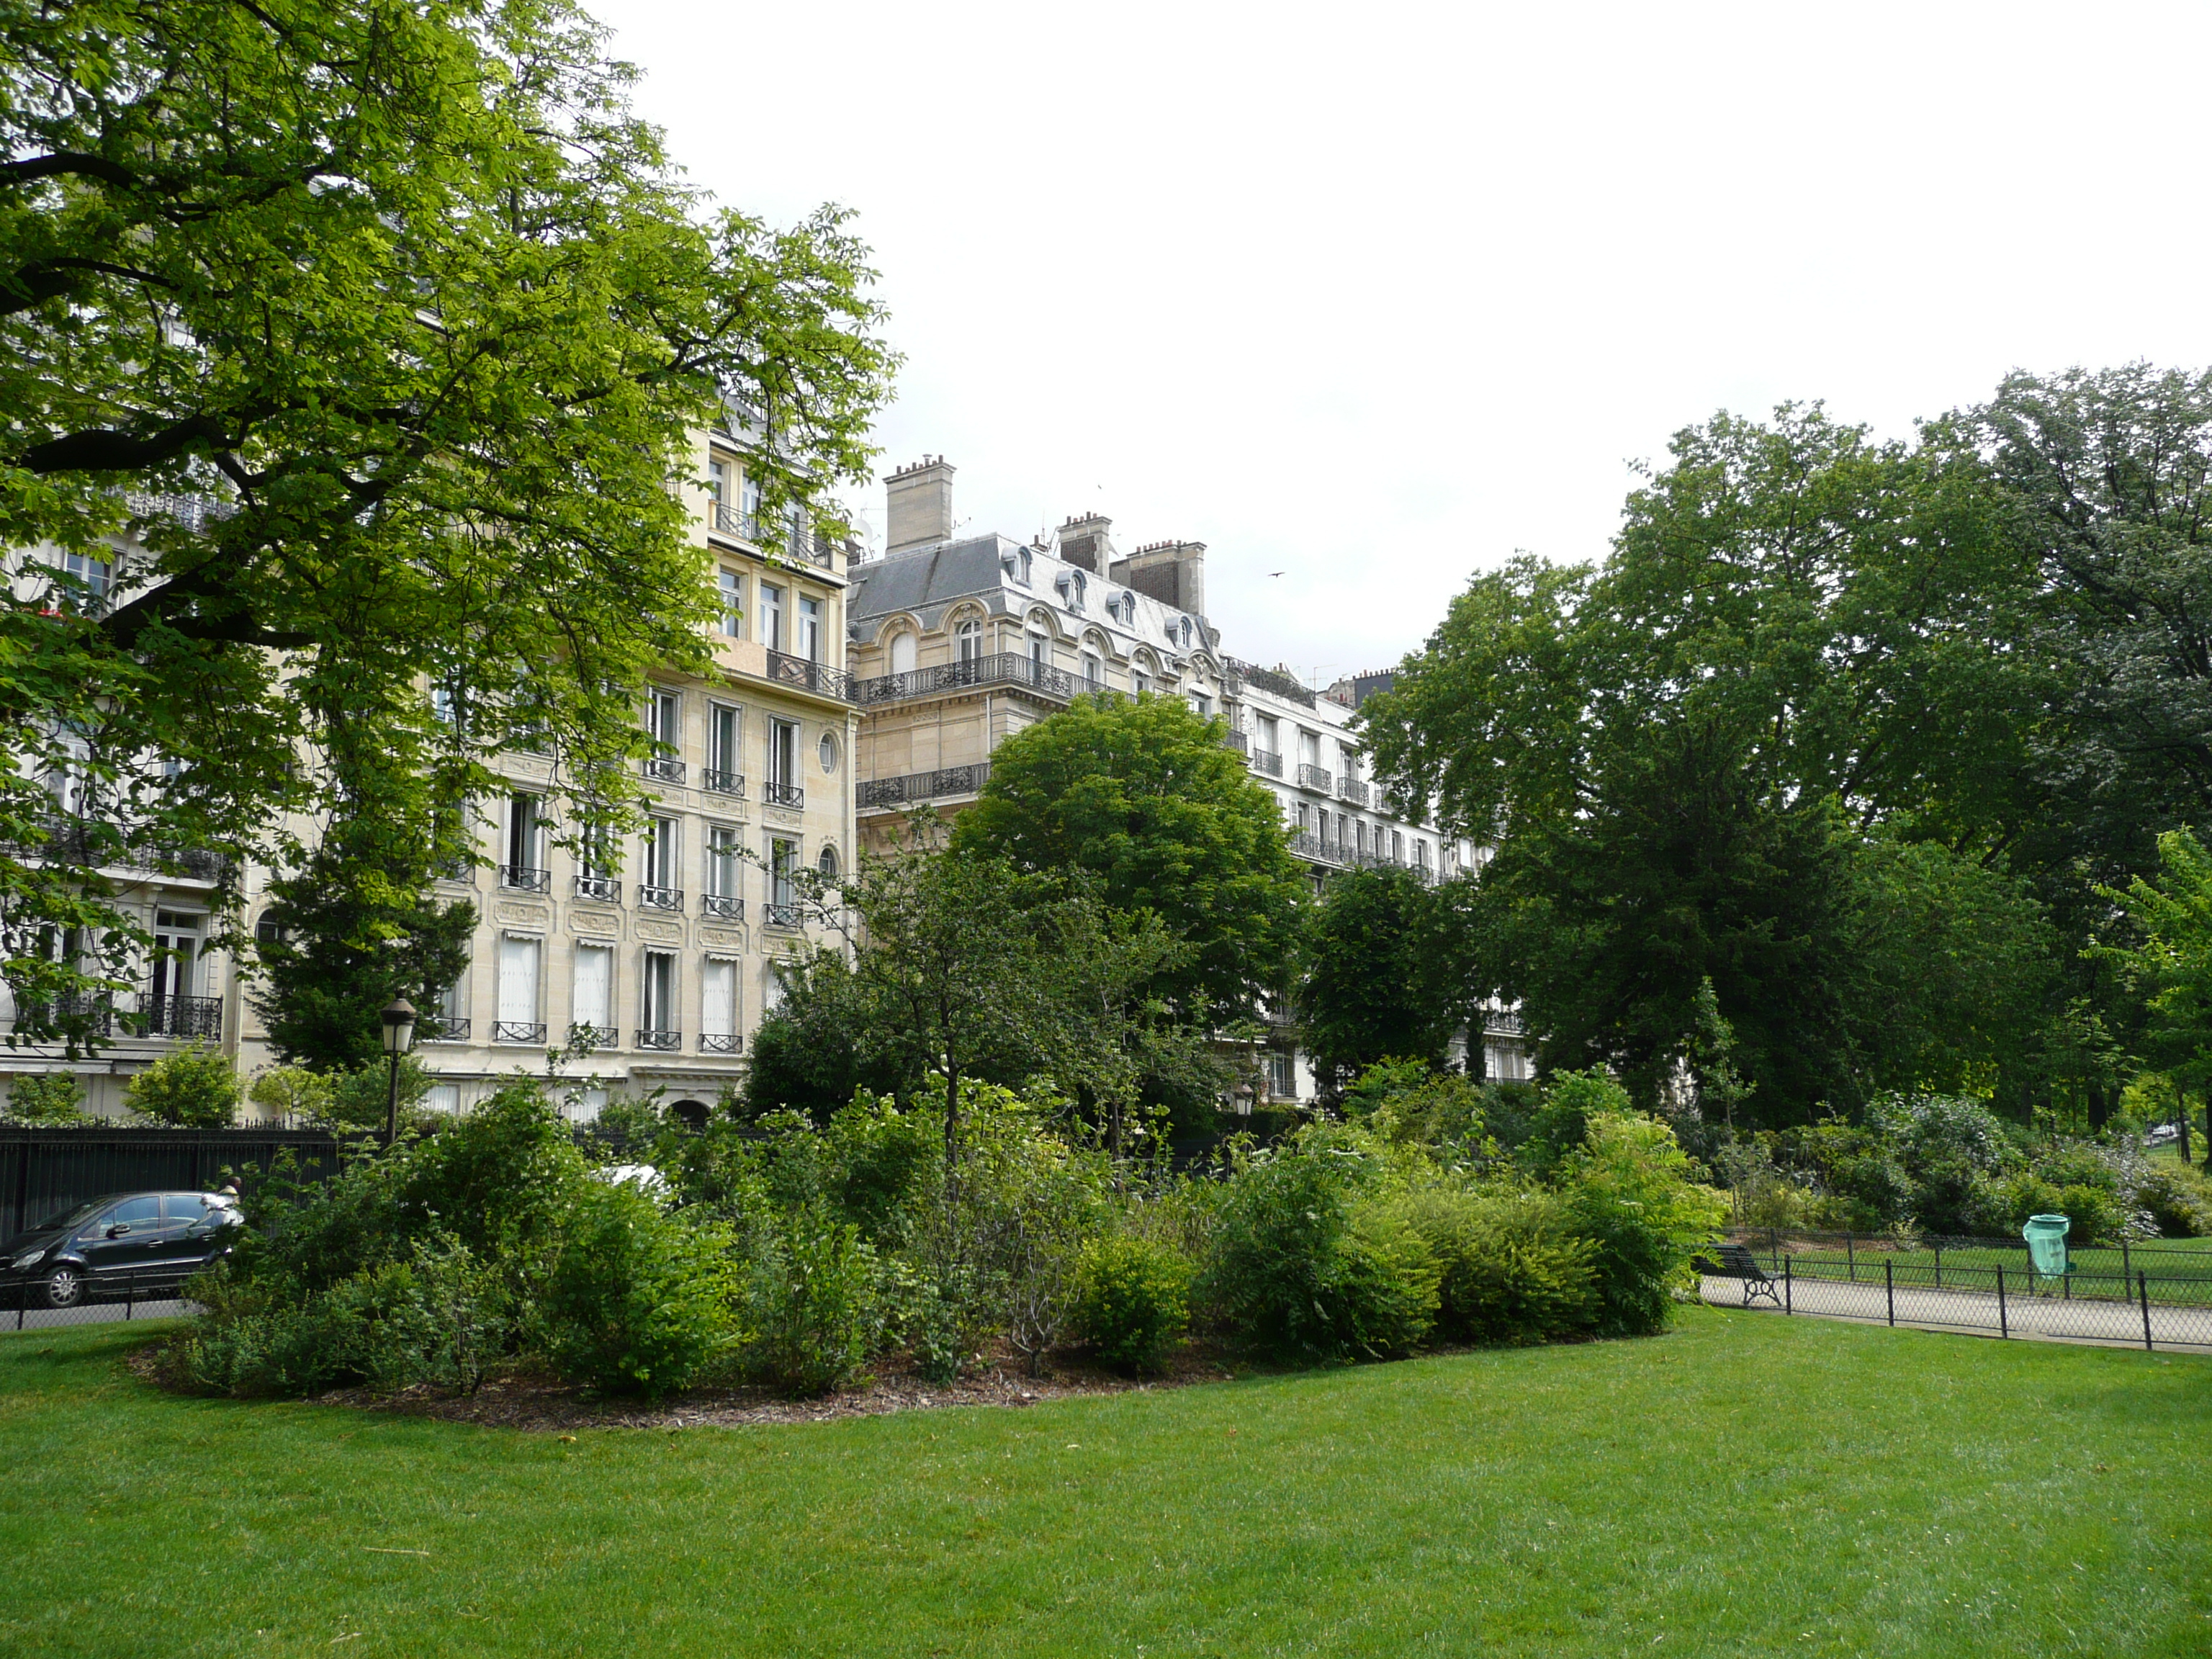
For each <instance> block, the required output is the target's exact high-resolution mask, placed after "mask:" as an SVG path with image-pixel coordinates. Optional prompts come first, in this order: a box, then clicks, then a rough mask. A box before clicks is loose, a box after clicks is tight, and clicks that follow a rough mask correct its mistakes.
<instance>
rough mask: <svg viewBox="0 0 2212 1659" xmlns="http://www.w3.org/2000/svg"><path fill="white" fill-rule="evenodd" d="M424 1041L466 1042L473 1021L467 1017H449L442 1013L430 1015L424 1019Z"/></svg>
mask: <svg viewBox="0 0 2212 1659" xmlns="http://www.w3.org/2000/svg"><path fill="white" fill-rule="evenodd" d="M470 1024H471V1022H470V1021H468V1020H466V1019H447V1018H445V1017H444V1016H443V1015H441V1014H432V1015H429V1016H428V1018H425V1019H424V1020H423V1021H422V1041H423V1042H467V1041H468V1040H469V1027H470Z"/></svg>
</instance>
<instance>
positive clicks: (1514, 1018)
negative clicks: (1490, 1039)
mask: <svg viewBox="0 0 2212 1659" xmlns="http://www.w3.org/2000/svg"><path fill="white" fill-rule="evenodd" d="M1482 1029H1483V1030H1485V1031H1486V1032H1488V1033H1491V1034H1492V1035H1495V1036H1527V1035H1528V1021H1526V1020H1525V1019H1523V1018H1521V1016H1520V1014H1519V1013H1518V1012H1516V1011H1514V1010H1513V1009H1510V1008H1486V1009H1484V1010H1483V1011H1482Z"/></svg>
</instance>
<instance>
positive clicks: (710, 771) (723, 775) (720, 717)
mask: <svg viewBox="0 0 2212 1659" xmlns="http://www.w3.org/2000/svg"><path fill="white" fill-rule="evenodd" d="M744 730H745V728H744V714H743V712H742V711H740V710H739V709H738V708H735V707H734V706H732V704H729V703H726V702H716V703H709V704H708V706H707V777H706V784H707V787H708V788H709V789H714V790H719V791H720V792H721V793H723V794H726V795H734V794H738V793H741V792H742V791H743V790H744V787H745V763H744V749H743V744H744Z"/></svg>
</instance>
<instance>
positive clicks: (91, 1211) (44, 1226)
mask: <svg viewBox="0 0 2212 1659" xmlns="http://www.w3.org/2000/svg"><path fill="white" fill-rule="evenodd" d="M112 1201H113V1200H112V1198H95V1199H94V1200H92V1202H91V1203H89V1204H80V1205H78V1206H76V1208H75V1209H74V1210H64V1211H62V1212H60V1213H59V1214H58V1215H50V1216H48V1217H47V1218H46V1219H45V1220H44V1221H41V1222H40V1224H39V1225H37V1226H35V1227H33V1228H32V1229H31V1231H33V1232H34V1233H43V1232H46V1231H50V1230H51V1229H53V1228H56V1227H74V1226H76V1225H77V1223H79V1222H80V1221H89V1220H91V1219H92V1218H93V1217H94V1216H95V1215H97V1214H99V1213H100V1206H102V1205H103V1204H107V1203H111V1202H112Z"/></svg>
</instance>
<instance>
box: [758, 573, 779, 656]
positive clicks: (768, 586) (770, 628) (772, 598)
mask: <svg viewBox="0 0 2212 1659" xmlns="http://www.w3.org/2000/svg"><path fill="white" fill-rule="evenodd" d="M760 640H761V643H762V644H763V645H764V646H766V647H768V648H769V650H771V651H781V650H782V649H783V590H782V589H781V587H778V586H776V585H775V583H774V582H763V583H762V584H761V585H760Z"/></svg>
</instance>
